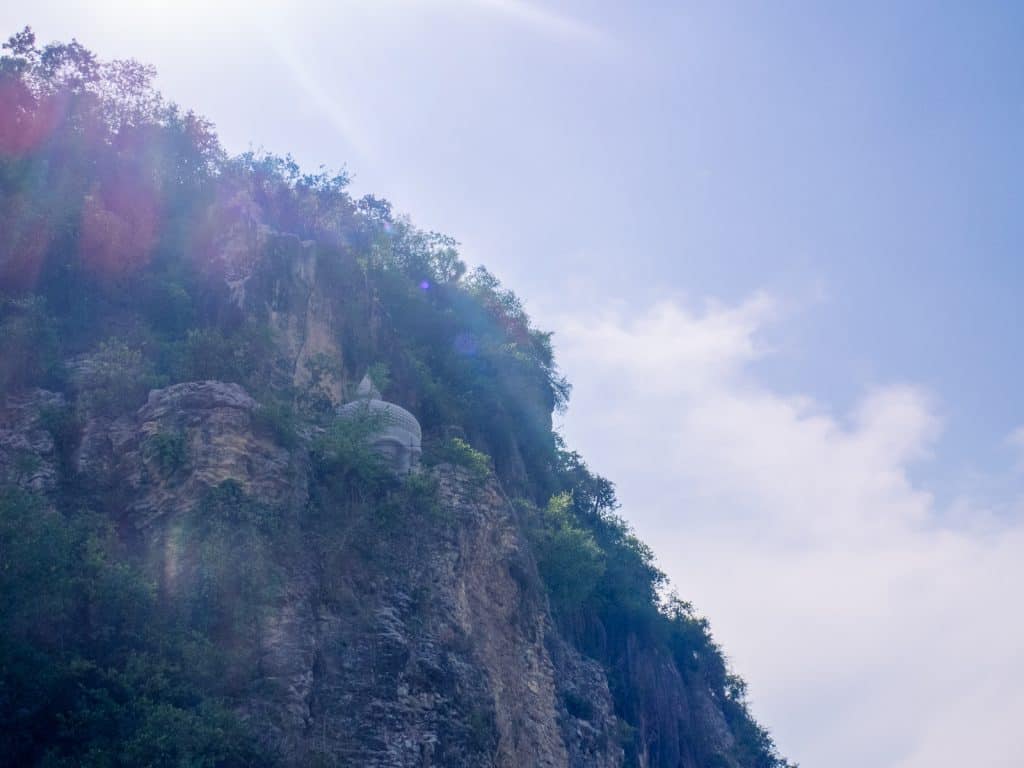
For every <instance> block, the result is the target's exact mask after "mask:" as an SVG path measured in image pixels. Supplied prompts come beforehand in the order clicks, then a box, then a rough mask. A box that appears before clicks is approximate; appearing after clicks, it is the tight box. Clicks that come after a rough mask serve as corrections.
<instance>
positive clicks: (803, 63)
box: [0, 0, 1024, 768]
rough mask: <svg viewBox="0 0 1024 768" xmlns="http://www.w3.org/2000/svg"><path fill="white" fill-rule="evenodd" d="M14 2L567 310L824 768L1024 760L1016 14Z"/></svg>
mask: <svg viewBox="0 0 1024 768" xmlns="http://www.w3.org/2000/svg"><path fill="white" fill-rule="evenodd" d="M843 5H844V6H845V8H844V7H840V4H838V3H825V2H817V3H812V2H782V1H777V2H770V3H769V2H749V3H728V2H672V3H668V2H665V3H653V2H651V3H644V2H635V3H621V2H611V1H609V2H557V3H547V4H542V3H541V2H539V0H537V2H526V1H525V0H420V1H418V2H414V1H413V0H406V1H405V2H403V1H401V0H352V1H351V2H340V1H339V2H326V1H325V2H319V3H317V2H311V1H308V0H307V1H302V0H296V1H293V2H290V3H281V4H273V3H269V2H268V3H255V2H253V3H243V2H234V1H232V0H228V1H227V2H215V1H214V0H205V1H204V2H199V1H198V0H176V1H172V0H167V1H166V2H145V0H115V1H112V2H102V1H101V0H100V1H98V2H90V3H56V2H47V1H46V0H33V2H22V1H21V0H8V2H6V3H4V4H3V6H2V8H0V32H2V33H4V34H5V35H6V34H9V33H11V32H14V31H15V30H16V29H19V28H20V27H21V26H23V25H25V24H32V25H33V26H34V27H35V28H36V31H37V32H38V34H39V36H40V37H41V38H42V39H43V40H44V41H49V40H51V39H55V38H57V39H67V38H69V37H71V36H76V37H78V39H79V40H81V41H82V42H83V43H85V44H86V45H87V46H89V47H91V48H93V49H94V50H96V51H97V52H98V53H99V54H101V55H102V56H104V57H107V58H110V57H127V56H134V57H136V58H139V59H142V60H145V61H148V62H151V63H153V64H155V65H156V66H157V67H158V68H159V70H160V78H159V84H160V86H161V88H162V89H163V90H164V91H165V93H166V94H168V95H169V96H170V97H171V98H173V99H175V100H177V101H179V102H181V103H182V104H184V105H186V106H190V107H193V108H195V109H196V110H197V111H199V112H201V113H203V114H205V115H206V116H208V117H209V118H210V119H212V120H213V121H214V122H215V123H216V124H217V126H218V128H219V132H220V135H221V137H222V139H223V141H224V142H225V144H226V145H227V146H228V148H229V149H231V150H243V149H246V148H248V147H250V146H252V147H257V148H258V147H263V148H266V149H270V150H274V151H278V152H287V151H290V152H292V153H293V154H294V155H295V156H296V158H297V159H298V160H300V162H302V163H304V164H306V165H308V166H311V167H315V166H317V165H319V164H321V163H323V164H325V165H327V166H329V167H338V166H341V165H345V166H346V167H347V168H348V170H349V171H350V172H352V173H353V174H354V177H355V181H354V188H355V191H356V192H358V193H363V192H370V191H372V192H374V193H376V194H379V195H382V196H384V197H387V198H389V199H391V200H392V201H393V202H394V203H395V204H396V206H397V207H398V208H399V209H400V210H403V211H406V212H408V213H410V214H411V215H412V217H413V219H414V220H415V221H416V222H417V223H419V224H420V225H421V226H423V227H426V228H430V229H435V230H439V231H443V232H446V233H448V234H451V235H453V236H455V237H456V238H458V239H459V240H460V241H461V242H462V243H463V253H464V255H465V257H466V258H467V259H468V260H469V261H470V262H472V263H485V264H487V265H488V266H489V267H491V268H492V269H493V270H494V271H495V272H496V273H497V274H498V275H499V276H501V277H502V278H503V279H504V280H505V282H506V283H507V284H508V285H510V286H511V287H512V288H514V289H515V290H516V291H517V292H518V293H519V294H520V295H521V296H522V297H523V298H524V299H525V301H526V303H527V306H528V308H529V309H530V310H531V312H532V313H533V314H534V316H535V317H537V318H538V319H539V321H540V324H541V325H543V326H545V327H548V328H553V329H555V330H556V337H555V339H556V347H557V351H558V353H559V357H560V360H561V363H562V367H563V369H564V370H565V371H566V373H567V374H568V375H569V377H570V379H571V380H572V381H573V383H574V384H575V392H574V398H573V403H572V405H571V407H570V411H569V413H568V414H567V415H566V416H565V417H564V431H565V433H566V435H567V437H568V439H569V441H570V443H571V444H572V445H573V446H574V447H576V448H578V449H580V450H581V452H582V453H583V454H584V455H585V456H587V457H588V459H589V460H590V463H591V465H592V466H593V467H594V468H595V469H596V470H598V471H599V472H601V473H603V474H606V475H608V476H609V477H610V478H611V479H612V480H614V481H616V483H617V484H618V486H619V491H620V497H621V499H622V501H623V504H624V508H623V512H624V514H625V516H626V517H627V518H628V519H629V520H630V521H631V522H632V523H633V524H634V525H635V526H636V528H637V530H638V532H639V533H640V534H641V536H642V537H643V538H644V539H646V540H647V541H649V542H650V543H651V544H652V545H653V546H654V548H655V550H656V552H657V553H658V556H659V561H660V563H661V565H662V567H663V568H664V569H665V570H666V571H667V572H668V573H669V574H670V576H671V577H672V578H673V580H674V582H675V584H676V585H677V588H678V591H679V592H680V594H681V595H682V596H683V597H685V598H688V599H691V600H693V601H694V602H695V603H696V605H697V606H698V607H699V608H700V609H701V610H703V611H704V612H705V613H707V614H708V615H709V617H710V618H711V620H712V626H713V627H714V629H715V632H716V636H717V637H718V638H719V639H720V640H721V641H722V643H723V644H724V646H725V648H726V651H727V652H728V653H729V654H730V656H731V658H732V659H733V661H734V663H735V666H736V667H737V669H738V670H739V671H740V672H741V673H742V674H743V675H744V676H745V677H746V678H747V679H748V681H749V683H750V689H751V694H752V698H753V706H754V710H755V712H756V714H757V715H758V716H759V717H760V718H761V719H762V720H763V721H764V722H765V724H766V725H768V726H769V727H770V728H771V730H772V731H773V733H774V734H775V736H776V739H777V741H778V743H779V745H780V747H781V749H782V751H783V752H784V753H785V754H786V755H788V756H789V757H790V758H792V759H794V760H797V761H799V762H800V763H801V764H802V765H803V766H804V768H813V767H814V766H822V767H825V766H827V767H828V768H865V766H897V767H898V768H954V767H955V768H962V766H967V765H970V766H986V767H996V768H1000V767H1002V766H1005V767H1006V768H1010V766H1013V767H1014V768H1018V767H1019V766H1020V765H1021V764H1022V761H1024V729H1022V728H1021V727H1020V723H1021V722H1022V720H1024V653H1022V650H1024V618H1022V617H1021V615H1020V611H1019V605H1020V599H1021V598H1020V591H1021V587H1022V585H1024V396H1022V394H1021V393H1022V391H1024V387H1022V385H1024V358H1022V355H1021V349H1020V347H1021V345H1020V327H1021V320H1022V313H1021V299H1020V294H1021V290H1022V288H1024V266H1022V264H1024V258H1022V257H1024V253H1022V246H1024V209H1022V203H1024V5H1021V4H1019V3H1014V2H1004V3H997V2H967V1H965V2H961V3H947V2H921V3H915V2H907V1H905V2H898V3H893V2H885V3H871V2H863V1H862V2H851V3H845V4H843Z"/></svg>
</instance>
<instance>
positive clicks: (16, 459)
mask: <svg viewBox="0 0 1024 768" xmlns="http://www.w3.org/2000/svg"><path fill="white" fill-rule="evenodd" d="M64 407H65V401H64V397H63V395H60V394H58V393H56V392H48V391H47V390H45V389H34V390H31V391H29V392H26V393H21V394H17V395H8V396H7V397H6V398H4V400H3V402H2V403H0V485H15V486H18V487H20V488H22V489H23V490H26V491H35V492H38V493H50V492H51V491H53V489H54V487H55V486H56V484H57V480H58V476H57V471H58V466H57V464H58V457H57V454H56V447H55V446H54V442H53V436H52V435H51V434H50V432H49V430H48V429H47V428H46V424H45V423H44V415H45V414H46V413H47V411H51V412H52V411H55V410H59V409H61V408H64Z"/></svg>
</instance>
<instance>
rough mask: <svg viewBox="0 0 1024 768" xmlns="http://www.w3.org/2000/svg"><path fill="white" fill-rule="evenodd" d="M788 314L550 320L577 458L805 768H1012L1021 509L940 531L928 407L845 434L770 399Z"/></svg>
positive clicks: (900, 393) (910, 401) (702, 312)
mask: <svg viewBox="0 0 1024 768" xmlns="http://www.w3.org/2000/svg"><path fill="white" fill-rule="evenodd" d="M778 315H779V309H778V304H777V302H776V301H774V300H773V299H772V298H771V297H770V296H767V295H758V296H755V297H753V298H751V299H750V300H748V301H746V302H743V303H740V304H737V305H732V306H729V305H722V304H716V303H710V304H708V305H706V306H705V307H703V308H701V309H699V310H694V309H691V308H688V307H686V306H684V305H681V304H680V303H677V302H661V303H657V304H655V305H653V306H652V307H650V308H649V309H647V310H646V311H644V312H642V313H640V314H638V315H635V316H626V315H623V314H622V313H619V312H615V311H600V312H596V313H592V314H584V315H574V316H563V317H561V318H558V319H557V320H556V322H555V323H554V326H555V328H556V329H557V330H558V333H557V336H556V341H557V342H558V353H559V359H560V361H561V364H562V366H563V368H564V370H565V371H566V372H567V373H568V375H569V377H570V379H571V380H572V381H574V382H575V390H574V398H573V404H572V407H571V409H570V412H569V414H568V415H567V417H566V424H565V431H566V434H567V437H568V439H569V441H570V443H571V444H572V445H573V446H574V447H577V448H579V449H580V450H581V451H582V452H583V453H584V455H586V456H588V458H589V460H590V462H591V464H592V466H593V467H594V469H596V470H597V471H599V472H601V473H602V474H606V475H607V476H609V477H610V478H611V479H613V480H616V481H617V483H618V487H619V496H620V499H621V501H622V502H623V507H624V509H623V511H624V514H625V516H626V517H627V518H628V519H630V520H631V521H632V522H633V523H634V524H635V525H636V527H637V529H638V532H639V533H640V535H641V536H642V537H643V538H644V539H646V540H647V541H649V542H650V543H651V544H653V546H654V548H655V551H656V552H657V553H658V556H659V561H660V563H661V565H662V567H663V569H664V570H666V571H667V572H668V574H669V576H670V577H671V578H672V581H673V582H674V584H675V586H676V588H677V589H678V591H679V592H680V594H681V595H683V596H684V597H686V598H687V599H691V600H693V601H694V602H695V604H696V605H697V606H698V607H699V608H700V609H702V610H703V611H705V612H706V613H707V614H708V615H709V617H710V618H711V620H712V626H713V628H714V629H715V631H716V636H717V637H718V639H719V640H720V641H721V642H722V643H723V645H724V646H725V649H726V651H727V652H729V653H730V655H731V658H732V660H733V661H734V664H735V666H736V668H737V670H738V671H740V672H741V673H742V674H743V675H744V676H745V677H746V678H747V679H748V681H749V682H750V685H751V691H752V697H753V707H754V711H755V713H756V714H758V716H759V717H761V718H762V719H763V721H764V722H765V723H766V724H768V725H769V726H770V727H771V728H772V730H773V732H774V733H775V735H776V738H777V741H778V742H779V745H780V747H781V749H782V751H783V752H784V753H786V754H787V755H788V756H789V757H790V758H791V759H795V760H797V761H799V762H801V763H802V764H803V765H805V766H829V767H830V768H863V766H867V765H871V766H897V768H947V767H948V768H953V767H954V766H956V768H960V767H961V766H964V765H985V766H989V767H990V768H1002V767H1003V766H1005V767H1006V768H1010V766H1017V765H1019V764H1020V757H1021V755H1024V732H1022V731H1021V729H1020V728H1019V727H1018V724H1019V722H1020V721H1021V720H1022V719H1024V654H1021V649H1022V648H1024V619H1022V618H1021V616H1020V613H1019V611H1018V610H1017V603H1018V589H1019V586H1020V585H1021V584H1022V583H1024V523H1022V515H1021V514H1020V512H1021V510H1020V509H1019V507H1018V508H1017V509H1016V514H1011V515H1009V516H1006V515H1004V516H1001V517H998V518H993V517H992V516H991V515H988V514H984V510H982V509H979V510H978V511H977V514H972V507H971V504H970V500H969V499H968V500H966V501H965V500H964V499H959V500H958V502H957V505H958V510H957V514H955V515H950V514H944V512H945V511H946V510H942V509H940V505H939V504H938V502H937V501H936V498H935V495H934V494H933V493H931V492H930V491H929V489H928V488H927V487H922V486H921V485H920V484H918V483H916V482H915V481H914V479H913V477H912V469H913V467H914V465H915V464H916V463H919V462H926V461H927V460H928V458H929V455H930V454H931V452H932V450H933V449H934V447H935V445H936V443H937V441H938V440H939V438H940V435H941V421H940V419H939V417H938V415H937V403H936V402H934V399H933V398H932V397H931V396H930V395H929V394H928V392H927V391H925V390H924V389H922V388H921V387H917V386H913V385H908V384H894V385H890V386H885V387H880V388H878V389H875V390H872V391H868V392H865V393H863V397H862V398H861V399H860V402H859V403H858V404H857V405H856V407H854V408H853V409H852V410H851V411H850V412H848V413H836V412H834V411H833V410H832V409H830V408H829V406H828V405H827V404H825V403H821V402H817V401H815V400H814V399H813V398H810V397H806V396H792V395H788V394H784V393H780V392H778V391H774V390H773V389H772V388H771V387H769V386H767V385H765V384H763V383H762V382H760V381H759V379H758V376H757V374H756V368H755V366H754V363H756V362H757V361H758V360H759V359H760V358H761V357H763V356H764V355H767V354H771V350H770V349H768V348H767V347H766V346H765V344H764V343H763V341H762V338H763V332H764V331H765V329H766V328H767V327H768V326H770V324H771V323H773V322H776V321H777V319H778ZM951 521H955V522H951Z"/></svg>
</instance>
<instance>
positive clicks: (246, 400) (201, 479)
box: [76, 381, 305, 527]
mask: <svg viewBox="0 0 1024 768" xmlns="http://www.w3.org/2000/svg"><path fill="white" fill-rule="evenodd" d="M258 407H259V406H258V405H257V403H256V401H255V400H253V399H252V398H251V397H250V396H249V395H248V394H246V392H245V390H243V389H242V388H241V387H240V386H238V385H237V384H225V383H223V382H219V381H198V382H187V383H184V384H176V385H174V386H172V387H167V388H166V389H157V390H153V391H152V392H150V394H149V399H148V400H147V402H146V404H145V405H143V406H142V407H141V408H140V409H139V410H138V412H137V413H135V414H134V416H129V417H121V418H119V419H114V420H111V419H108V418H105V417H94V418H90V419H89V420H88V421H87V422H86V424H85V426H84V428H83V433H82V441H81V445H80V447H79V449H78V451H77V453H76V457H77V461H76V463H77V469H78V471H79V473H80V474H83V475H88V476H89V477H90V478H91V479H92V481H93V483H94V484H96V485H98V486H99V487H117V488H118V490H119V494H120V495H122V496H123V497H124V498H125V507H126V511H127V513H128V515H129V516H130V517H131V519H132V521H133V522H134V523H135V524H136V525H137V526H139V527H144V526H146V525H149V524H151V523H152V522H153V521H154V520H156V519H157V518H160V517H163V516H168V515H171V516H173V515H174V514H176V513H180V512H182V511H185V510H187V509H191V508H192V507H194V506H195V505H196V504H198V503H199V502H200V500H201V499H202V497H203V495H204V493H205V492H206V491H208V490H209V489H211V488H215V487H217V486H218V485H220V484H221V483H223V482H224V481H226V480H232V481H234V482H236V483H238V484H239V486H240V487H241V489H242V490H243V491H244V492H245V493H246V494H248V495H249V496H251V497H252V498H255V499H258V500H260V501H261V502H264V503H266V504H270V505H276V506H290V505H292V504H295V503H301V497H302V496H303V494H304V493H305V483H304V482H303V481H302V479H301V477H300V478H296V476H295V474H294V469H295V467H294V466H293V462H292V457H291V454H290V453H289V452H288V451H287V450H286V449H284V448H282V447H280V446H278V445H275V444H274V442H273V440H272V439H271V438H269V437H265V436H261V435H259V434H258V432H257V430H256V428H255V423H254V415H255V412H256V410H257V409H258ZM160 441H163V442H164V444H165V445H169V446H170V447H171V448H172V449H174V451H173V453H172V454H171V456H170V458H169V459H168V457H167V454H163V455H161V453H160V451H159V442H160ZM296 495H298V498H297V496H296Z"/></svg>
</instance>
